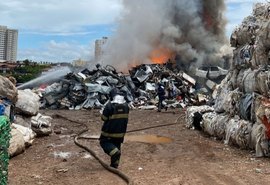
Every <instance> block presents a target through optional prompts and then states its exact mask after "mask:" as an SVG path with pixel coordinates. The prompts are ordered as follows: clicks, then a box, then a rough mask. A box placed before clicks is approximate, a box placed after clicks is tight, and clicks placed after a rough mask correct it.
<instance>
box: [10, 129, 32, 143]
mask: <svg viewBox="0 0 270 185" xmlns="http://www.w3.org/2000/svg"><path fill="white" fill-rule="evenodd" d="M12 126H13V127H15V128H16V129H17V130H18V131H20V132H21V133H22V135H23V139H24V143H25V146H31V145H32V143H33V141H34V138H35V136H36V134H35V133H34V132H33V130H32V129H30V128H27V127H24V126H21V125H18V124H12Z"/></svg>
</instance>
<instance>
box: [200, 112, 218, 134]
mask: <svg viewBox="0 0 270 185" xmlns="http://www.w3.org/2000/svg"><path fill="white" fill-rule="evenodd" d="M216 117H217V114H216V113H215V112H209V113H206V114H204V115H203V121H202V129H203V131H204V132H206V133H207V134H209V135H210V136H215V130H214V129H215V124H216Z"/></svg>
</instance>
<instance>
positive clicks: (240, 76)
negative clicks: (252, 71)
mask: <svg viewBox="0 0 270 185" xmlns="http://www.w3.org/2000/svg"><path fill="white" fill-rule="evenodd" d="M244 72H245V69H241V70H240V71H239V73H238V75H237V78H236V87H238V88H239V90H240V91H243V88H244V87H243V83H242V81H243V77H244Z"/></svg>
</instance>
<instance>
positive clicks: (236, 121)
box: [224, 116, 252, 149]
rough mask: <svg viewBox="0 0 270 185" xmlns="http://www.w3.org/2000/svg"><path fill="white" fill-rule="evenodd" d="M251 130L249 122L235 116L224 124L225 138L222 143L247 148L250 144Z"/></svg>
mask: <svg viewBox="0 0 270 185" xmlns="http://www.w3.org/2000/svg"><path fill="white" fill-rule="evenodd" d="M251 130H252V123H251V122H248V121H245V120H241V119H240V118H239V117H238V116H236V117H234V118H233V119H230V120H229V122H228V124H226V138H225V141H224V143H225V144H227V145H236V146H239V147H240V148H243V149H248V148H249V146H250V134H251Z"/></svg>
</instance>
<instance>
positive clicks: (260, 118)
mask: <svg viewBox="0 0 270 185" xmlns="http://www.w3.org/2000/svg"><path fill="white" fill-rule="evenodd" d="M256 118H257V122H258V123H260V124H263V125H264V126H265V130H266V137H267V138H268V139H270V100H269V99H266V98H261V100H260V106H259V108H258V109H257V110H256Z"/></svg>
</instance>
